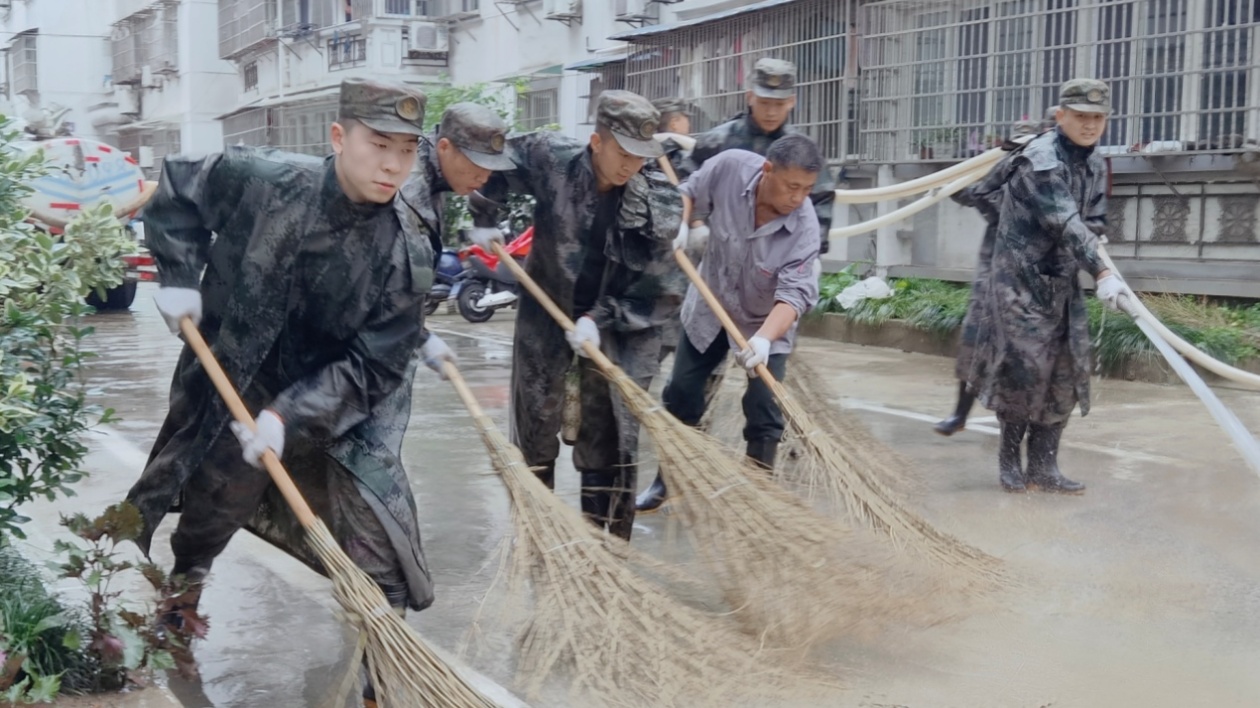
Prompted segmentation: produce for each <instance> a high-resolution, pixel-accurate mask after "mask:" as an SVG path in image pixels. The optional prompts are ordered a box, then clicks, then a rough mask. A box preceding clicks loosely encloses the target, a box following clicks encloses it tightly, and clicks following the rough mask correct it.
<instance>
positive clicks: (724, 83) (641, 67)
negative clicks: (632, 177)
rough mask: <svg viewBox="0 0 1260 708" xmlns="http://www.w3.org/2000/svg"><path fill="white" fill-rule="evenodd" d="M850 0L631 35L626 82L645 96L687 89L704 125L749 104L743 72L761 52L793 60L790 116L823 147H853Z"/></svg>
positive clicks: (812, 2) (699, 125)
mask: <svg viewBox="0 0 1260 708" xmlns="http://www.w3.org/2000/svg"><path fill="white" fill-rule="evenodd" d="M855 4H856V3H855V1H854V0H800V1H799V2H795V3H787V4H784V5H780V6H775V7H771V8H767V9H764V10H760V11H757V12H752V13H748V14H744V15H737V16H734V17H729V18H725V19H722V20H718V21H715V22H711V23H705V24H700V25H694V26H690V27H683V28H680V29H678V30H674V31H672V32H667V33H663V34H658V35H648V36H644V37H642V38H635V39H633V40H632V41H633V42H634V43H635V47H634V50H633V52H632V53H631V55H630V56H629V58H628V60H627V62H626V88H627V89H629V90H631V91H634V92H636V93H639V94H642V95H643V96H646V97H647V98H650V99H655V98H662V97H666V96H686V97H688V98H690V99H691V100H692V103H693V105H695V107H696V111H695V113H694V115H693V116H692V129H693V130H695V131H704V130H708V129H710V128H712V127H713V126H715V125H717V124H719V123H722V122H725V121H726V120H729V119H730V118H732V117H733V116H735V115H736V114H738V113H740V112H741V111H743V110H744V109H745V107H746V105H747V99H746V98H745V87H744V79H745V77H746V76H747V74H748V72H749V71H750V70H751V69H752V67H753V64H754V63H756V61H757V60H758V59H760V58H762V57H777V58H781V59H787V60H789V61H791V62H793V63H795V64H796V66H797V102H796V108H795V110H794V111H793V115H792V122H793V124H794V125H796V126H797V127H798V128H800V129H801V130H804V131H805V132H807V133H809V134H810V135H811V136H812V137H813V138H814V139H815V140H817V141H818V142H819V144H820V146H821V147H822V149H823V150H824V152H825V154H826V155H828V156H829V157H831V158H840V157H843V156H845V155H848V154H850V153H852V152H853V149H852V146H853V145H854V144H855V142H856V140H855V138H856V134H855V133H854V132H853V129H852V126H853V125H854V124H853V122H852V118H853V110H854V108H855V99H856V88H857V84H856V81H855V77H856V71H857V67H856V62H855V58H856V52H855V49H856V45H855V42H856V40H857V34H856V27H855V26H854V22H855V18H854V11H855V10H854V8H855Z"/></svg>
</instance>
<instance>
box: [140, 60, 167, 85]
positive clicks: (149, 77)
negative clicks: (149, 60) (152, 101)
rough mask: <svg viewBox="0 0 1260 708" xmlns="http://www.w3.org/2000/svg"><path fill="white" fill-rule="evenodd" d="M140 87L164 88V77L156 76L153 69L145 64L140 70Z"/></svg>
mask: <svg viewBox="0 0 1260 708" xmlns="http://www.w3.org/2000/svg"><path fill="white" fill-rule="evenodd" d="M140 85H141V86H142V87H144V88H162V76H161V75H160V74H154V73H153V69H152V68H151V67H150V66H149V65H148V64H145V65H144V66H143V67H141V69H140Z"/></svg>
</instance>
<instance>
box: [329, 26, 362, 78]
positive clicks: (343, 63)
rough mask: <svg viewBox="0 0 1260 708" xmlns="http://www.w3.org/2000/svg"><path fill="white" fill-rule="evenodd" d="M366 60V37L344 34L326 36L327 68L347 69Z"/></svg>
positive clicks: (330, 69)
mask: <svg viewBox="0 0 1260 708" xmlns="http://www.w3.org/2000/svg"><path fill="white" fill-rule="evenodd" d="M366 62H367V38H365V37H360V36H358V35H352V34H351V35H344V36H340V37H329V38H328V70H329V71H336V70H338V69H349V68H351V67H354V66H361V65H362V64H364V63H366Z"/></svg>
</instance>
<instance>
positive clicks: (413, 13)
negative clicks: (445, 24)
mask: <svg viewBox="0 0 1260 708" xmlns="http://www.w3.org/2000/svg"><path fill="white" fill-rule="evenodd" d="M446 1H447V0H381V6H380V10H378V14H380V15H386V16H389V15H393V16H396V17H442V16H445V15H447V14H449V13H446V12H443V11H444V10H445V9H446Z"/></svg>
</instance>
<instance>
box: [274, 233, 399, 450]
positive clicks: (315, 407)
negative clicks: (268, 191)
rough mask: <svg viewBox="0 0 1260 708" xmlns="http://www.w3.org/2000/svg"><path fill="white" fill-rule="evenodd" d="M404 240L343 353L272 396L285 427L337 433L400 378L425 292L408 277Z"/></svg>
mask: <svg viewBox="0 0 1260 708" xmlns="http://www.w3.org/2000/svg"><path fill="white" fill-rule="evenodd" d="M403 241H404V239H402V238H399V239H396V241H395V246H394V250H395V253H394V258H393V259H392V260H393V264H392V265H391V266H390V270H389V272H388V273H387V274H386V281H385V290H384V293H383V294H382V295H381V299H380V300H379V301H378V302H377V303H376V305H375V306H374V307H373V308H372V311H371V312H370V313H369V315H368V319H367V322H366V323H365V324H364V326H363V327H362V329H360V330H359V332H358V334H356V335H355V338H354V339H353V341H351V343H350V347H349V350H348V351H347V353H346V356H345V357H344V358H342V359H340V360H338V361H334V362H332V363H331V364H329V365H327V366H325V367H324V368H322V369H320V370H319V371H317V372H315V373H314V374H312V375H311V376H308V377H306V378H303V379H301V380H299V381H297V382H295V383H294V384H293V385H291V386H289V387H288V388H287V389H285V390H284V391H282V392H281V393H280V395H279V396H277V397H276V399H275V400H274V401H272V403H271V406H270V407H271V408H272V409H273V410H275V411H276V412H277V413H279V414H280V417H282V418H283V419H284V422H285V427H286V428H288V429H290V430H301V431H302V432H303V433H305V434H307V435H310V436H313V437H317V438H323V439H329V438H333V439H335V438H338V437H341V436H342V435H344V434H345V433H346V432H347V431H349V430H350V429H351V428H353V427H354V426H356V425H358V424H359V423H361V422H363V421H364V420H366V419H367V417H368V416H369V414H370V413H371V412H372V409H373V408H375V407H376V406H377V405H378V404H380V403H381V402H382V401H383V400H385V398H387V397H388V396H389V395H390V394H392V393H393V392H394V391H395V390H396V389H397V388H398V386H399V385H400V384H401V383H402V382H403V378H404V376H405V374H406V371H407V366H408V364H409V363H410V362H411V356H412V354H413V353H414V352H415V350H416V348H417V347H419V346H420V343H421V340H422V338H423V337H424V335H423V334H422V331H421V323H422V322H423V321H424V307H423V305H424V293H423V292H418V290H421V289H422V288H421V287H420V284H418V283H414V282H413V280H412V277H411V269H410V268H409V267H408V266H407V265H406V264H407V261H406V260H405V259H406V255H405V254H404V253H403V250H404V249H405V248H406V245H405V244H404V243H403Z"/></svg>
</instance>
